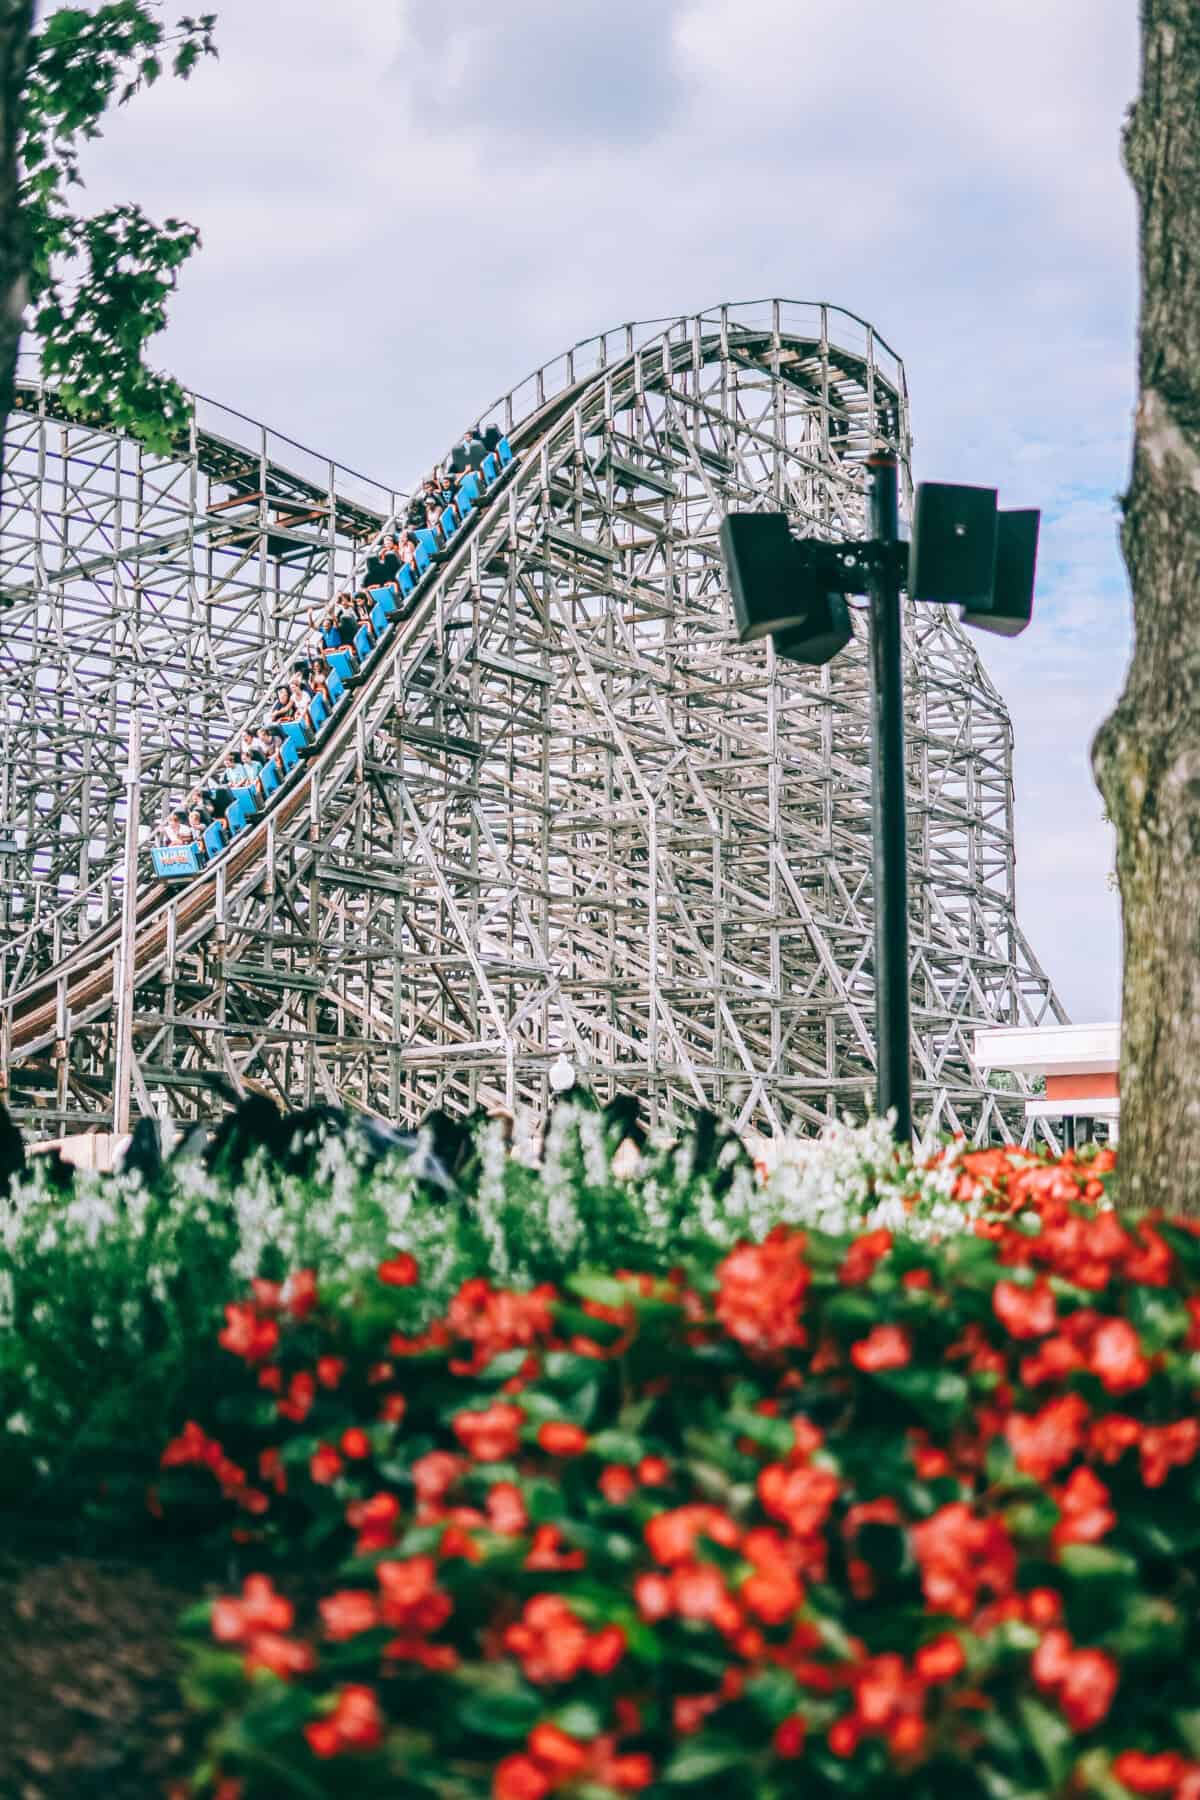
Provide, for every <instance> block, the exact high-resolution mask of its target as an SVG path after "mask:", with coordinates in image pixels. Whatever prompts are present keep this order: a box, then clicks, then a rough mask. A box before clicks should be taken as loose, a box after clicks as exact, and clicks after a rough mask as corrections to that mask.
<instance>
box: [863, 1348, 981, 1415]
mask: <svg viewBox="0 0 1200 1800" xmlns="http://www.w3.org/2000/svg"><path fill="white" fill-rule="evenodd" d="M874 1379H875V1380H876V1381H877V1382H878V1383H879V1385H880V1386H881V1387H885V1388H887V1389H888V1390H889V1391H890V1392H891V1393H893V1394H895V1395H897V1397H898V1398H899V1399H902V1400H904V1401H906V1402H907V1404H908V1405H909V1406H911V1407H912V1409H913V1411H914V1412H916V1413H919V1414H920V1416H921V1417H922V1418H923V1419H924V1420H926V1422H927V1423H928V1424H930V1425H933V1426H937V1427H940V1428H943V1429H944V1428H945V1427H947V1426H952V1425H957V1424H958V1423H959V1421H960V1420H961V1419H962V1417H963V1415H964V1414H965V1412H966V1410H967V1402H968V1400H969V1398H970V1388H969V1387H968V1385H967V1381H966V1378H965V1376H962V1375H960V1374H959V1373H958V1372H957V1370H955V1369H945V1368H938V1367H936V1366H934V1367H930V1366H928V1365H922V1364H920V1363H910V1364H909V1365H908V1367H907V1368H904V1369H883V1370H881V1371H880V1373H879V1374H877V1375H876V1376H875V1378H874Z"/></svg>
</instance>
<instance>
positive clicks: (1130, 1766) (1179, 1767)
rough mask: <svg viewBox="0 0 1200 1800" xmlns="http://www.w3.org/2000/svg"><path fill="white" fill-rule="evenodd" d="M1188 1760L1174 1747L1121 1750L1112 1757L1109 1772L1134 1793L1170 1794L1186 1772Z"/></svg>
mask: <svg viewBox="0 0 1200 1800" xmlns="http://www.w3.org/2000/svg"><path fill="white" fill-rule="evenodd" d="M1187 1767H1188V1766H1187V1763H1186V1762H1185V1761H1184V1759H1183V1757H1182V1756H1180V1755H1179V1753H1178V1751H1176V1750H1159V1751H1157V1752H1155V1753H1154V1754H1153V1755H1149V1754H1147V1752H1146V1751H1145V1750H1122V1751H1121V1754H1120V1755H1119V1756H1115V1757H1114V1758H1113V1766H1112V1772H1113V1774H1114V1775H1115V1776H1116V1778H1117V1780H1118V1781H1119V1782H1120V1783H1121V1785H1122V1787H1127V1788H1128V1789H1129V1791H1130V1793H1133V1794H1169V1793H1170V1792H1171V1791H1172V1789H1173V1788H1175V1787H1177V1786H1178V1785H1179V1783H1180V1782H1181V1781H1182V1780H1183V1778H1184V1776H1185V1775H1186V1774H1187Z"/></svg>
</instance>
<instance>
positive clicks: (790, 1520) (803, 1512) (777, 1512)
mask: <svg viewBox="0 0 1200 1800" xmlns="http://www.w3.org/2000/svg"><path fill="white" fill-rule="evenodd" d="M839 1488H840V1483H839V1481H838V1478H837V1476H836V1475H835V1474H833V1472H832V1471H831V1470H829V1469H814V1468H805V1469H789V1468H786V1467H785V1466H784V1464H783V1463H768V1465H767V1467H766V1468H765V1469H763V1470H761V1471H760V1473H759V1477H758V1497H759V1500H760V1501H761V1502H762V1508H763V1511H764V1512H765V1513H766V1514H767V1516H768V1517H769V1518H772V1519H780V1520H782V1522H783V1523H784V1524H785V1525H787V1526H788V1527H789V1528H790V1529H791V1530H792V1531H794V1532H795V1534H796V1536H797V1537H800V1538H810V1537H814V1536H815V1535H816V1534H817V1532H819V1531H820V1530H822V1529H823V1527H824V1524H825V1521H826V1519H827V1518H828V1517H829V1514H830V1511H831V1509H832V1507H833V1503H834V1501H835V1500H836V1499H837V1497H838V1492H839Z"/></svg>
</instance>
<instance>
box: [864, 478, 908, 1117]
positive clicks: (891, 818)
mask: <svg viewBox="0 0 1200 1800" xmlns="http://www.w3.org/2000/svg"><path fill="white" fill-rule="evenodd" d="M867 466H868V467H869V469H870V471H871V521H870V523H871V537H872V539H873V540H874V542H875V543H876V544H878V545H880V546H881V547H883V555H882V556H881V557H880V559H879V564H878V567H877V570H876V572H875V574H874V575H873V576H872V579H871V584H870V589H869V592H870V600H871V835H872V854H873V866H874V877H875V883H874V885H875V1037H876V1057H877V1062H876V1103H877V1105H878V1108H879V1114H880V1117H881V1118H882V1117H884V1116H886V1114H887V1113H889V1112H894V1113H895V1115H896V1119H895V1127H894V1130H895V1136H896V1140H897V1142H898V1143H902V1142H906V1141H907V1140H909V1139H911V1137H912V1069H911V1066H910V1061H909V1031H910V1025H909V989H908V868H907V846H906V841H905V840H906V807H907V797H906V793H905V781H904V678H903V669H902V666H901V638H900V581H899V571H898V569H897V568H896V565H895V562H894V560H892V558H893V557H894V552H893V551H892V550H891V546H892V545H893V544H895V542H896V541H897V539H898V538H899V535H900V518H899V499H898V492H897V468H896V458H895V456H893V455H892V454H891V452H890V451H882V450H881V451H876V453H875V454H874V455H873V456H872V457H871V459H870V462H869V463H868V465H867Z"/></svg>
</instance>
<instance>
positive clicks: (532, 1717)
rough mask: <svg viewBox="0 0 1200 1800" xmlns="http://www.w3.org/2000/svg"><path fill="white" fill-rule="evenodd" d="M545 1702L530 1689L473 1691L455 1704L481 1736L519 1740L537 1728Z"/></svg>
mask: <svg viewBox="0 0 1200 1800" xmlns="http://www.w3.org/2000/svg"><path fill="white" fill-rule="evenodd" d="M543 1707H544V1702H543V1701H542V1700H541V1698H540V1697H539V1696H538V1695H537V1694H535V1693H532V1692H530V1691H529V1690H528V1689H526V1690H524V1691H518V1692H513V1693H487V1692H477V1693H469V1694H467V1695H466V1697H465V1698H464V1699H462V1700H460V1701H459V1702H458V1704H457V1707H456V1708H455V1712H456V1716H457V1718H458V1721H459V1723H460V1724H461V1725H462V1726H463V1728H464V1729H465V1730H467V1731H475V1732H478V1734H479V1736H480V1737H494V1738H502V1739H504V1741H505V1742H506V1743H516V1742H518V1741H520V1740H522V1739H524V1738H525V1737H527V1736H528V1734H529V1733H530V1732H531V1731H532V1730H533V1727H534V1726H535V1725H536V1724H537V1722H538V1720H539V1718H540V1717H541V1715H542V1711H543Z"/></svg>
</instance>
